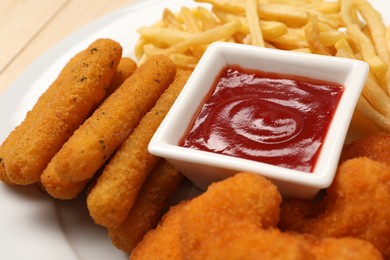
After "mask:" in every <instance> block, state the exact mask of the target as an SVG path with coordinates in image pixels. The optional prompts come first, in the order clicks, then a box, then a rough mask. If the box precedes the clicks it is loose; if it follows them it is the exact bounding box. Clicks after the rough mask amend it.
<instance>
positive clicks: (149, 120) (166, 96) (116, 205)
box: [87, 71, 190, 228]
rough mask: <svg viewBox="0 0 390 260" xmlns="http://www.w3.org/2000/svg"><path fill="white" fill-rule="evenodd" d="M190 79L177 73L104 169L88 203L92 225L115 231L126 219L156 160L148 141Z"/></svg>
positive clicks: (183, 74)
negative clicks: (93, 223)
mask: <svg viewBox="0 0 390 260" xmlns="http://www.w3.org/2000/svg"><path fill="white" fill-rule="evenodd" d="M189 75H190V72H188V71H179V73H178V74H177V76H176V79H175V81H174V82H173V83H172V84H171V85H170V86H169V88H168V89H167V90H166V91H165V92H164V93H163V94H162V96H161V97H160V99H159V100H158V101H157V103H156V105H155V106H154V107H153V108H152V109H151V111H150V112H148V113H147V114H146V115H145V116H144V117H143V118H142V120H141V122H140V123H139V125H138V126H137V127H136V128H135V129H134V131H133V132H132V133H131V135H130V136H129V137H128V138H127V139H126V140H125V141H124V143H123V144H122V145H121V146H120V148H119V149H118V151H117V152H116V153H115V155H114V156H113V157H112V158H111V160H110V162H109V163H108V164H107V166H106V167H105V168H104V170H103V173H102V174H101V176H100V177H99V178H98V180H97V183H96V185H95V186H94V187H93V188H92V190H91V192H90V194H89V195H88V199H87V205H88V209H89V213H90V215H91V217H92V218H93V219H94V221H95V223H97V224H100V225H102V226H105V227H109V228H114V227H117V226H118V225H120V224H121V223H122V222H123V221H124V219H125V218H126V216H127V214H128V213H129V211H130V209H131V207H132V206H133V204H134V201H135V199H136V197H137V194H138V193H139V190H140V188H141V186H142V184H143V182H144V181H145V179H146V177H147V175H148V174H149V172H150V171H151V170H152V169H153V168H154V166H155V165H156V164H157V162H158V160H159V158H158V157H156V156H153V155H151V154H149V152H148V144H149V142H150V139H151V138H152V136H153V134H154V132H155V131H156V130H157V128H158V126H159V125H160V123H161V122H162V120H163V119H164V117H165V115H166V114H167V112H168V110H169V109H170V107H171V105H172V104H173V102H174V101H175V99H176V97H177V96H178V95H179V93H180V91H181V89H182V88H183V86H184V84H185V83H186V82H187V78H188V77H189ZM112 191H115V192H112Z"/></svg>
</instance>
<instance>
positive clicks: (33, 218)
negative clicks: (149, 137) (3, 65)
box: [0, 0, 390, 260]
mask: <svg viewBox="0 0 390 260" xmlns="http://www.w3.org/2000/svg"><path fill="white" fill-rule="evenodd" d="M370 2H371V3H372V4H373V5H374V6H375V8H377V9H378V10H380V11H381V12H382V15H383V16H384V18H385V20H386V22H389V20H390V2H387V1H383V0H371V1H370ZM184 5H185V6H189V7H191V6H195V5H196V3H194V2H193V1H192V0H143V1H142V2H141V1H140V2H139V3H137V4H133V5H130V6H128V7H126V8H122V9H120V10H118V11H115V12H113V13H111V14H109V15H107V16H105V17H103V18H101V19H99V20H97V21H96V22H94V23H92V24H90V25H89V26H87V27H84V28H82V29H81V30H79V31H78V32H76V33H74V34H72V35H71V36H70V37H68V38H66V39H65V40H63V41H62V42H60V43H59V44H57V45H56V46H55V47H53V48H52V49H50V50H49V51H48V52H47V53H46V54H44V55H43V56H41V57H40V58H39V59H37V60H36V61H35V62H34V63H33V64H31V65H30V66H29V67H28V68H27V70H25V71H24V72H23V73H22V74H21V75H20V76H19V77H18V78H17V79H16V80H15V82H14V83H13V84H12V85H11V86H10V87H9V88H8V89H7V91H5V92H4V94H3V95H1V96H0V129H1V131H0V142H2V141H3V140H4V139H5V138H6V136H7V135H8V134H9V132H10V131H11V130H12V129H13V128H14V127H15V126H16V125H17V124H19V123H20V122H21V120H22V119H23V118H24V116H25V113H26V112H27V111H28V110H29V109H30V108H31V107H32V106H33V104H34V103H35V102H36V100H37V98H38V97H39V95H40V94H41V93H42V92H43V91H44V90H45V89H46V88H47V86H49V85H50V83H51V82H52V81H53V80H54V79H55V78H56V76H57V75H58V73H59V72H60V70H61V68H62V67H63V66H64V64H65V63H66V62H67V61H68V60H69V59H70V57H72V56H73V55H74V54H75V53H76V52H78V51H80V50H82V49H84V48H85V47H86V46H87V45H88V44H89V43H90V42H92V41H94V40H95V39H96V38H100V37H108V38H112V39H115V40H117V41H118V42H120V43H121V44H122V46H123V47H124V55H125V56H130V57H133V48H134V45H135V42H136V40H137V38H138V35H137V33H136V29H137V28H139V27H141V26H143V25H150V24H152V23H153V22H154V21H156V20H159V19H160V18H161V14H162V11H163V9H164V8H165V7H167V8H170V9H171V10H173V11H176V10H178V9H179V8H180V7H181V6H184ZM186 187H188V188H189V189H191V187H192V186H189V185H187V186H186ZM186 192H188V193H192V191H191V190H185V189H184V193H186ZM183 196H186V194H183ZM0 259H39V260H45V259H48V260H52V259H57V260H60V259H66V260H73V259H74V260H76V259H88V260H89V259H95V260H98V259H128V256H127V255H126V254H124V253H122V252H120V251H119V250H118V249H116V248H115V247H114V246H113V245H112V244H111V241H110V240H109V238H108V236H107V233H106V230H105V229H104V228H101V227H99V226H97V225H95V224H94V223H93V222H92V220H91V218H90V217H89V215H88V212H87V209H86V205H85V196H80V197H79V198H78V199H76V200H73V201H66V202H62V201H55V200H53V199H51V198H49V197H48V196H46V195H44V194H43V193H42V192H41V191H39V190H38V189H37V188H36V187H8V186H6V185H4V184H2V183H0Z"/></svg>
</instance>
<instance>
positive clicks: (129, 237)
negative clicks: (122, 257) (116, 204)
mask: <svg viewBox="0 0 390 260" xmlns="http://www.w3.org/2000/svg"><path fill="white" fill-rule="evenodd" d="M182 177H183V176H182V175H181V174H180V173H179V172H177V171H176V169H175V168H174V167H173V166H172V165H171V164H170V163H168V162H167V161H166V160H163V159H162V160H160V161H159V163H158V164H157V166H156V168H154V170H153V171H152V172H151V173H150V174H149V175H148V177H147V178H146V180H145V183H144V184H143V185H142V188H141V190H140V193H139V195H138V197H137V199H136V201H135V203H134V206H133V207H132V208H131V211H130V212H129V214H128V215H127V217H126V219H125V220H124V221H123V222H122V224H120V225H119V226H118V227H116V228H113V229H109V232H108V234H109V236H110V238H111V241H112V242H113V244H114V245H115V246H116V247H117V248H119V249H121V250H122V251H124V252H126V253H130V252H131V251H132V250H133V248H134V247H135V246H136V245H137V244H138V242H139V241H141V239H142V238H143V236H144V235H145V234H146V232H148V231H149V230H151V229H152V228H155V227H156V226H157V223H158V222H159V220H160V218H161V216H162V215H163V213H164V212H163V211H164V209H165V208H166V207H167V206H168V205H167V202H168V200H169V199H170V198H171V197H172V195H173V194H174V192H175V191H176V190H177V189H178V187H179V185H180V183H181V180H182Z"/></svg>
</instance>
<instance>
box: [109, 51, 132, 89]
mask: <svg viewBox="0 0 390 260" xmlns="http://www.w3.org/2000/svg"><path fill="white" fill-rule="evenodd" d="M136 69H137V63H136V62H135V61H134V60H133V59H131V58H128V57H123V58H122V59H121V60H120V62H119V65H118V68H117V70H116V73H115V76H114V78H113V79H112V81H111V84H110V86H109V87H108V89H107V93H106V96H109V95H111V94H112V93H113V92H114V91H115V90H117V89H118V88H119V87H120V86H121V85H122V84H123V82H125V80H126V79H128V78H129V77H130V76H131V75H132V74H133V73H134V71H135V70H136Z"/></svg>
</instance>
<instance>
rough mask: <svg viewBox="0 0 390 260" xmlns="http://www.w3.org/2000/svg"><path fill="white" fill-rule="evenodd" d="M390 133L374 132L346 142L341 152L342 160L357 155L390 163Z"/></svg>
mask: <svg viewBox="0 0 390 260" xmlns="http://www.w3.org/2000/svg"><path fill="white" fill-rule="evenodd" d="M389 147H390V135H389V134H386V133H378V134H373V135H371V136H368V137H365V138H361V139H357V140H355V141H353V142H352V143H350V144H346V145H345V146H344V148H343V151H342V153H341V158H340V161H341V162H343V161H346V160H348V159H352V158H356V157H368V158H370V159H372V160H375V161H379V162H382V163H387V164H388V165H390V149H389Z"/></svg>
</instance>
